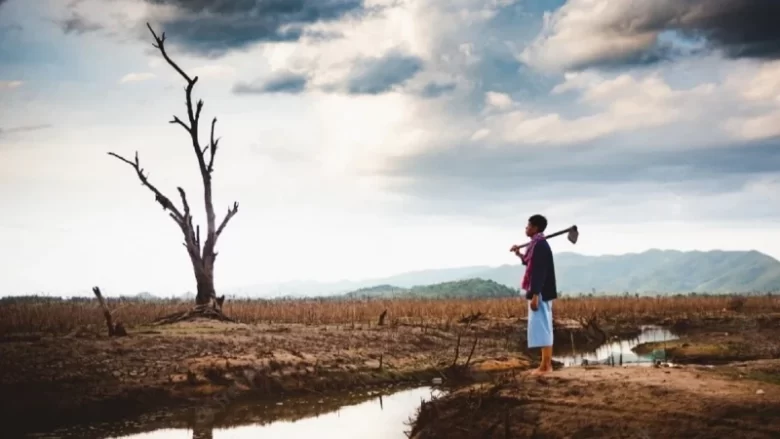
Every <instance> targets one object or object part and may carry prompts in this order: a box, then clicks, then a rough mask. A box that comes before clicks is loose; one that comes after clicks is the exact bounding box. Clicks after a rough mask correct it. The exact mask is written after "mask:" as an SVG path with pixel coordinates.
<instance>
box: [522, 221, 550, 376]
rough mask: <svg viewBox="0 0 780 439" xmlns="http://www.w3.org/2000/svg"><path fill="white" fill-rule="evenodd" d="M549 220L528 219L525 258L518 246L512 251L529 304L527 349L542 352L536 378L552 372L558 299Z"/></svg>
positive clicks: (535, 372) (535, 373)
mask: <svg viewBox="0 0 780 439" xmlns="http://www.w3.org/2000/svg"><path fill="white" fill-rule="evenodd" d="M545 229H547V219H546V218H545V217H543V216H542V215H533V216H531V217H530V218H528V225H526V226H525V234H526V236H528V237H529V238H531V243H530V245H529V246H528V250H527V251H526V253H525V255H523V254H521V253H520V249H519V248H517V246H514V247H512V251H513V252H514V253H515V255H517V257H519V258H520V259H521V260H522V261H523V265H525V266H526V268H525V275H524V276H523V282H522V284H521V287H522V289H523V290H525V291H526V295H525V298H526V300H527V301H528V348H529V349H533V348H541V350H542V362H541V364H539V368H538V369H536V370H535V371H534V372H533V374H534V375H541V374H545V373H548V372H552V350H553V317H552V304H553V300H555V299H556V298H557V297H558V287H557V285H556V284H555V266H554V263H553V254H552V249H551V248H550V244H549V243H548V242H547V240H546V239H545V237H544V231H545Z"/></svg>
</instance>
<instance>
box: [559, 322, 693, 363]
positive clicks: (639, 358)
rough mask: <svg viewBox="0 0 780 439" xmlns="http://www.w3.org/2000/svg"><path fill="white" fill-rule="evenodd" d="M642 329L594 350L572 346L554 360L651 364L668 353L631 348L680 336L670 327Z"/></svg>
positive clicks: (661, 350)
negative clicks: (639, 351)
mask: <svg viewBox="0 0 780 439" xmlns="http://www.w3.org/2000/svg"><path fill="white" fill-rule="evenodd" d="M641 330H642V332H641V333H640V334H639V335H638V336H637V337H634V338H630V339H623V340H615V341H613V342H610V343H605V344H603V345H601V346H599V347H598V348H597V349H596V350H594V351H587V352H577V351H576V349H575V348H571V350H572V352H571V353H569V354H563V355H560V354H561V353H560V352H555V353H554V354H553V360H555V361H560V362H561V363H563V365H564V366H565V367H566V366H581V365H584V364H590V365H593V364H614V365H616V366H618V365H624V366H651V365H652V364H653V363H654V362H655V361H656V360H660V361H664V360H665V359H666V353H665V351H664V350H663V349H660V350H657V351H654V352H652V353H650V354H647V355H637V354H636V353H634V351H632V350H631V349H632V348H634V347H636V346H637V345H640V344H642V343H648V342H665V341H670V340H677V339H678V337H677V336H676V335H674V334H672V333H671V332H670V331H669V330H668V329H666V328H662V327H659V326H643V327H642V328H641ZM567 350H568V347H567Z"/></svg>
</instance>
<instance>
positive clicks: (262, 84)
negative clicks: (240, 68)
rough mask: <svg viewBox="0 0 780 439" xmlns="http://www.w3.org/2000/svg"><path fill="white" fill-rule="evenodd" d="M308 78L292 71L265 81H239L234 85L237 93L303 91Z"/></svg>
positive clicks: (234, 90)
mask: <svg viewBox="0 0 780 439" xmlns="http://www.w3.org/2000/svg"><path fill="white" fill-rule="evenodd" d="M306 82H307V78H306V76H305V75H300V74H297V73H292V72H283V73H279V74H277V75H275V76H273V77H271V78H269V79H267V80H265V81H255V82H252V83H246V82H239V83H237V84H236V85H235V86H233V93H236V94H262V93H301V92H302V91H304V90H305V89H306Z"/></svg>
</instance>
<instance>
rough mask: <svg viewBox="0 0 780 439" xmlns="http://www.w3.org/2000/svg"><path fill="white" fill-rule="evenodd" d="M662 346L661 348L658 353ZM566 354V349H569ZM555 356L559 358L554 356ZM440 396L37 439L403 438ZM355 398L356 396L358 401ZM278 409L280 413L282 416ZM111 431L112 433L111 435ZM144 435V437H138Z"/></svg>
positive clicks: (625, 358)
mask: <svg viewBox="0 0 780 439" xmlns="http://www.w3.org/2000/svg"><path fill="white" fill-rule="evenodd" d="M676 338H677V337H676V336H675V335H674V334H672V333H671V332H669V331H668V330H666V329H664V328H660V327H652V326H648V327H643V328H642V331H641V333H640V334H639V335H638V336H637V337H634V338H632V339H626V340H615V341H613V342H610V343H607V344H604V345H602V346H601V347H599V348H598V349H596V350H595V351H592V352H576V351H574V352H571V353H569V354H563V355H556V356H554V357H553V358H554V359H555V360H557V361H560V362H561V363H563V364H564V366H580V365H582V364H583V363H584V362H587V363H588V364H612V363H613V362H614V365H619V364H622V365H651V364H652V363H653V362H654V361H655V360H658V359H663V349H659V350H657V351H654V352H652V353H650V354H648V355H637V354H636V353H634V352H633V351H632V348H634V347H636V346H637V345H639V344H641V343H646V342H664V341H670V340H674V339H676ZM662 347H663V346H660V347H659V348H662ZM564 349H567V350H568V349H569V348H568V347H566V348H564ZM558 354H561V353H560V352H558ZM443 393H444V391H441V390H438V389H436V388H433V387H428V386H423V387H417V388H413V389H407V390H401V391H396V392H395V393H390V394H387V392H385V394H384V395H383V396H378V393H376V392H374V393H363V394H354V393H353V394H351V396H350V397H333V398H325V399H324V400H323V399H320V400H318V399H316V398H315V399H307V400H300V401H299V400H285V401H278V402H266V403H258V404H242V405H241V406H240V407H237V408H232V409H230V410H228V411H227V413H228V415H229V416H232V418H233V419H222V420H221V421H219V420H214V419H211V420H210V421H209V420H206V421H204V420H199V421H193V420H192V419H190V420H189V421H181V420H179V421H173V420H171V421H162V422H161V421H159V420H157V421H154V422H147V421H143V420H139V421H136V422H132V423H128V424H125V426H119V427H117V426H112V427H111V428H109V429H108V430H106V433H98V431H103V427H106V426H89V427H87V428H88V429H89V430H91V431H90V434H88V435H84V434H83V430H82V431H73V430H71V431H67V430H66V431H62V432H57V435H56V436H49V435H47V436H39V437H64V438H71V437H87V436H88V437H90V438H97V437H99V438H116V439H119V438H122V439H228V438H229V439H242V438H256V437H264V438H265V437H267V438H274V439H290V438H321V439H328V438H338V439H352V438H354V439H358V438H360V439H363V438H373V439H406V438H407V436H406V432H407V431H409V430H410V426H409V423H410V421H412V420H413V419H414V417H415V416H416V414H417V409H418V408H419V407H420V403H421V402H422V401H428V400H430V399H431V398H433V397H436V396H440V395H442V394H443ZM356 396H357V397H356ZM279 409H284V412H285V414H281V413H280V410H279ZM109 431H110V432H109ZM140 432H143V433H140Z"/></svg>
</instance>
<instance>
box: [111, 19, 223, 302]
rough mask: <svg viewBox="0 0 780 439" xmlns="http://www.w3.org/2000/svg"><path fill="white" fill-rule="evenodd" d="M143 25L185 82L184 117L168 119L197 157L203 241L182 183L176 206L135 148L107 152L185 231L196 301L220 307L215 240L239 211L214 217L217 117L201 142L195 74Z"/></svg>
mask: <svg viewBox="0 0 780 439" xmlns="http://www.w3.org/2000/svg"><path fill="white" fill-rule="evenodd" d="M146 26H147V27H148V28H149V31H150V32H151V33H152V37H154V44H153V46H154V47H155V48H156V49H158V50H159V51H160V53H161V54H162V57H163V58H164V59H165V61H166V62H167V63H168V64H169V65H170V66H171V67H173V69H174V70H176V72H178V74H179V75H180V76H181V77H182V78H184V81H185V82H186V83H187V86H186V88H185V96H186V104H187V121H186V122H185V121H182V120H181V119H179V117H178V116H174V117H173V120H171V121H170V123H172V124H177V125H179V126H181V127H182V128H183V129H184V131H185V132H186V133H187V135H188V136H189V138H190V140H191V146H192V150H193V152H194V153H195V157H196V158H197V160H198V169H199V170H200V176H201V180H202V182H203V201H204V205H205V209H206V240H205V242H203V243H202V242H201V236H200V226H199V225H198V226H193V222H192V212H191V211H190V205H189V203H188V202H187V194H186V193H185V192H184V189H182V188H181V187H177V188H176V189H177V190H178V192H179V197H180V198H181V208H178V207H176V205H175V204H174V203H173V202H172V201H171V199H170V197H167V196H166V195H163V193H162V192H161V191H160V190H159V189H157V187H155V186H154V185H153V184H152V183H151V182H150V181H149V175H148V173H144V169H143V168H142V167H141V163H140V161H139V159H138V152H137V151H136V153H135V158H134V159H133V160H129V159H127V158H125V157H122V156H120V155H119V154H116V153H113V152H109V153H108V154H109V155H111V156H112V157H116V158H117V159H119V160H121V161H122V162H124V163H126V164H128V165H129V166H130V167H132V168H133V170H134V171H135V173H136V175H137V176H138V179H139V180H141V184H142V185H143V186H145V187H146V188H147V189H149V190H150V191H151V192H152V193H154V199H155V201H156V202H157V203H159V204H160V205H161V206H162V208H163V210H164V211H167V212H168V213H169V216H170V217H171V218H172V219H173V221H174V222H175V223H176V225H177V226H179V229H181V232H182V234H183V235H184V243H183V245H184V247H185V248H186V249H187V254H188V255H189V257H190V261H191V262H192V268H193V271H194V273H195V281H196V283H197V290H198V294H197V296H196V297H195V304H196V305H197V306H198V307H199V308H204V307H206V306H208V305H211V306H212V307H213V308H214V309H220V308H221V301H218V300H217V296H216V292H215V290H214V261H215V260H216V258H217V251H216V245H217V240H218V239H219V237H220V235H222V232H224V230H225V227H226V226H227V225H228V222H230V219H231V218H233V216H235V215H236V213H237V212H238V202H234V203H233V206H232V207H230V208H228V210H227V213H226V214H225V216H224V217H223V218H222V221H220V222H219V223H217V217H216V215H215V214H214V203H213V202H212V186H211V182H212V174H213V172H214V157H215V156H216V153H217V148H218V146H219V138H215V137H214V128H215V126H216V124H217V118H216V117H215V118H214V119H213V120H212V121H211V135H210V137H209V140H208V144H207V145H201V141H200V138H199V134H198V131H199V128H200V115H201V110H203V101H202V100H198V102H197V104H195V105H194V106H193V103H192V89H193V88H194V87H195V84H196V83H197V82H198V77H197V76H194V77H190V76H189V75H188V74H187V73H185V72H184V70H182V69H181V68H180V67H179V66H178V65H177V64H176V63H175V62H174V61H173V60H172V59H171V58H170V57H169V56H168V53H167V52H166V50H165V32H163V33H162V35H160V36H159V37H158V36H157V34H156V33H155V32H154V30H153V29H152V27H151V26H150V25H149V24H148V23H147V25H146ZM223 300H224V299H223Z"/></svg>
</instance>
